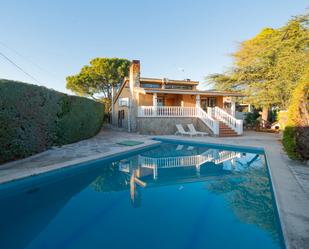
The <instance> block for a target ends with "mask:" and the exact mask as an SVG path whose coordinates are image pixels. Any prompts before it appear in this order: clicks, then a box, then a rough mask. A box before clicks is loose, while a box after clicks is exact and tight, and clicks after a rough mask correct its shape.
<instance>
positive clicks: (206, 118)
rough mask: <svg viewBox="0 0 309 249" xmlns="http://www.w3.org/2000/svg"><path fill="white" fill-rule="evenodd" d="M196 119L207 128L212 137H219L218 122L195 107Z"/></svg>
mask: <svg viewBox="0 0 309 249" xmlns="http://www.w3.org/2000/svg"><path fill="white" fill-rule="evenodd" d="M196 109H197V114H198V115H197V117H198V118H199V119H200V120H202V121H203V122H204V124H206V126H208V127H209V129H210V130H211V131H212V132H213V134H214V135H219V122H218V121H217V120H215V119H214V118H213V117H212V116H211V115H210V114H208V113H207V112H205V111H204V110H203V109H202V108H200V107H197V108H196Z"/></svg>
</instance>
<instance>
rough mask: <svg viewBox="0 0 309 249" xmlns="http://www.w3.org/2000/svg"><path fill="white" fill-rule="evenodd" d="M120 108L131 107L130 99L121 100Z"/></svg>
mask: <svg viewBox="0 0 309 249" xmlns="http://www.w3.org/2000/svg"><path fill="white" fill-rule="evenodd" d="M118 104H119V106H129V98H119V102H118Z"/></svg>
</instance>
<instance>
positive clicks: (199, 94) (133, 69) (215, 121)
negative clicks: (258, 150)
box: [112, 60, 243, 136]
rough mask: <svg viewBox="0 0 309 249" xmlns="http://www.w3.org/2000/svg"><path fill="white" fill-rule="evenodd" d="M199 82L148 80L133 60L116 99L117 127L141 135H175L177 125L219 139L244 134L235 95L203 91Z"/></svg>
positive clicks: (113, 116)
mask: <svg viewBox="0 0 309 249" xmlns="http://www.w3.org/2000/svg"><path fill="white" fill-rule="evenodd" d="M198 85H199V82H198V81H191V80H189V79H187V80H170V79H166V78H163V79H156V78H144V77H141V76H140V62H139V61H138V60H133V61H132V63H131V66H130V73H129V77H127V78H125V79H124V81H123V83H122V85H121V86H120V87H119V89H118V91H117V92H116V93H113V99H112V103H113V104H112V123H113V125H114V126H117V127H120V128H124V129H127V130H128V131H129V132H139V133H141V134H158V135H163V134H174V133H175V131H176V126H175V125H176V124H183V125H185V124H189V123H192V124H194V126H195V127H196V128H197V129H199V130H201V131H207V132H209V133H210V134H211V135H215V136H233V135H241V134H242V126H243V124H242V120H240V119H236V118H235V101H234V100H235V97H240V96H242V95H241V94H239V93H235V92H224V91H202V90H199V89H198Z"/></svg>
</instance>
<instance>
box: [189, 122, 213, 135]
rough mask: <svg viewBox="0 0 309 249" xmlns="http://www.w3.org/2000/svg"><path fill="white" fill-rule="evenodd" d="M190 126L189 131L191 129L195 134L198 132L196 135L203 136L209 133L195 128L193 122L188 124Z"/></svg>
mask: <svg viewBox="0 0 309 249" xmlns="http://www.w3.org/2000/svg"><path fill="white" fill-rule="evenodd" d="M188 128H189V131H190V132H191V133H194V134H196V135H201V136H207V135H208V133H207V132H202V131H197V130H195V127H194V125H193V124H188Z"/></svg>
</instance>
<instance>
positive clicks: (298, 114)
mask: <svg viewBox="0 0 309 249" xmlns="http://www.w3.org/2000/svg"><path fill="white" fill-rule="evenodd" d="M283 146H284V148H285V150H286V152H287V153H288V155H289V156H290V157H291V158H293V159H301V160H308V159H309V71H308V72H307V73H306V74H305V75H304V76H303V77H302V79H301V80H300V81H299V83H298V84H297V87H296V89H295V90H294V93H293V95H292V99H291V104H290V106H289V110H288V120H287V124H286V127H285V130H284V133H283Z"/></svg>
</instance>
